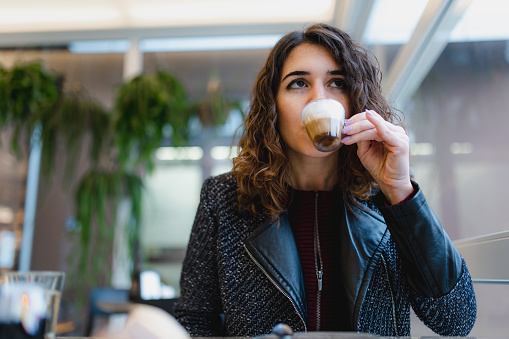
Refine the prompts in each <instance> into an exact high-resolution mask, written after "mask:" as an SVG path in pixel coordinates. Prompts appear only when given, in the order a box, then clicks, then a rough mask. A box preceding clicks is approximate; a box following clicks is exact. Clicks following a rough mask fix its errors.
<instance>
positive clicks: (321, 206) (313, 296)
mask: <svg viewBox="0 0 509 339" xmlns="http://www.w3.org/2000/svg"><path fill="white" fill-rule="evenodd" d="M290 194H291V196H292V200H291V203H290V206H289V209H288V216H289V219H290V224H291V226H292V230H293V234H294V237H295V241H296V243H297V248H298V250H299V255H300V260H301V265H302V271H303V274H304V285H305V288H306V301H307V307H308V319H307V326H308V331H316V330H317V298H318V292H317V291H318V280H317V275H316V266H315V260H316V259H315V255H316V254H317V253H315V252H316V251H315V245H314V239H315V237H314V228H315V199H316V196H317V195H318V199H317V200H316V201H317V208H316V211H317V214H318V230H319V240H320V250H321V255H322V262H323V288H322V292H321V301H320V305H321V306H320V329H319V330H320V331H350V330H351V328H350V325H349V318H348V316H347V314H346V307H345V303H344V291H343V289H342V287H341V286H342V284H341V281H340V280H341V277H340V271H339V267H340V264H341V263H340V260H341V258H340V248H339V244H340V242H339V230H338V227H339V225H340V222H339V221H340V218H343V214H344V212H343V209H342V208H340V206H343V204H342V203H340V199H341V198H340V196H339V192H337V191H318V192H315V191H298V190H293V191H291V192H290Z"/></svg>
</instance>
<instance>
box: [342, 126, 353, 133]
mask: <svg viewBox="0 0 509 339" xmlns="http://www.w3.org/2000/svg"><path fill="white" fill-rule="evenodd" d="M351 130H352V126H346V125H345V127H344V128H343V133H344V134H346V133H348V132H350V131H351Z"/></svg>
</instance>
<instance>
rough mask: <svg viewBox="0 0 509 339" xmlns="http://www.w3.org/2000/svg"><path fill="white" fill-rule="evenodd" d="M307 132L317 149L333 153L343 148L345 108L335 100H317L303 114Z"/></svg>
mask: <svg viewBox="0 0 509 339" xmlns="http://www.w3.org/2000/svg"><path fill="white" fill-rule="evenodd" d="M301 118H302V122H303V123H304V127H305V128H306V132H307V134H308V136H309V138H310V139H311V141H312V142H313V145H314V146H315V148H316V149H317V150H319V151H321V152H332V151H334V150H337V149H338V148H340V147H341V145H342V144H341V134H342V132H343V126H344V123H345V108H344V107H343V105H342V104H341V103H340V102H339V101H337V100H334V99H317V100H313V101H311V102H310V103H309V104H307V105H306V107H304V109H303V110H302V114H301Z"/></svg>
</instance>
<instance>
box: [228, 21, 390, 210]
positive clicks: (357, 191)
mask: <svg viewBox="0 0 509 339" xmlns="http://www.w3.org/2000/svg"><path fill="white" fill-rule="evenodd" d="M304 43H308V44H314V45H319V46H322V47H325V48H326V49H327V50H328V51H329V52H330V53H331V55H332V57H333V58H334V59H335V61H336V63H337V64H338V65H340V66H341V67H342V69H343V70H344V71H345V77H346V82H347V87H348V90H347V93H348V97H349V102H350V105H351V107H350V109H351V112H352V113H354V112H362V111H364V110H365V109H373V110H375V111H377V112H378V113H379V114H380V115H381V116H382V117H383V118H384V119H385V120H387V121H390V122H394V121H397V122H398V123H399V122H400V120H399V119H398V117H397V116H396V113H395V111H394V109H393V108H392V107H391V106H390V105H389V104H388V102H387V101H386V100H385V98H384V97H383V96H382V88H381V80H382V75H381V72H380V69H379V66H378V62H377V60H376V58H375V57H374V56H373V54H372V53H371V52H370V51H369V50H368V49H366V48H365V47H363V46H361V45H359V44H358V43H356V42H355V41H353V40H352V39H351V38H350V36H349V35H348V34H347V33H345V32H343V31H341V30H339V29H337V28H335V27H333V26H330V25H327V24H315V25H312V26H310V27H308V28H307V29H305V30H304V31H295V32H291V33H289V34H287V35H285V36H284V37H282V38H281V39H280V40H279V42H278V43H277V44H276V45H275V46H274V48H273V49H272V50H271V52H270V53H269V56H268V57H267V60H266V62H265V65H264V66H263V67H262V68H261V70H260V71H259V73H258V76H257V79H256V82H255V84H254V86H253V90H252V100H251V106H250V109H249V112H248V115H247V116H246V119H245V120H244V122H243V125H242V127H243V128H244V130H243V132H242V136H241V138H240V141H239V147H240V153H239V155H238V156H237V157H236V158H235V159H234V162H233V170H232V172H233V174H234V176H235V178H236V179H237V182H238V185H239V188H238V197H239V198H238V199H239V200H238V202H239V205H240V206H241V207H242V208H246V209H249V210H251V211H252V212H253V213H255V214H258V213H260V212H261V210H263V213H264V214H266V215H267V216H269V217H273V218H276V219H278V218H279V215H280V213H281V212H283V211H285V209H286V207H287V205H288V202H289V199H290V196H289V187H288V182H289V180H288V179H289V178H288V177H287V173H288V171H287V166H290V164H289V161H288V157H287V155H286V147H287V146H286V145H285V143H284V141H283V139H282V138H281V135H280V133H279V128H278V114H277V111H276V95H277V91H278V88H279V83H280V81H281V71H282V69H283V64H284V63H285V61H286V59H287V58H288V56H289V55H290V53H291V51H292V50H293V49H294V48H295V47H297V46H299V45H301V44H304ZM337 171H338V176H337V177H338V178H339V182H338V183H337V185H338V187H339V188H340V189H341V190H342V192H343V196H344V200H345V202H346V204H347V205H348V206H349V207H350V208H351V207H352V206H353V205H356V206H359V201H360V200H367V199H369V198H370V197H371V196H372V194H373V192H374V191H375V189H376V188H377V185H376V182H375V181H374V179H373V178H372V177H371V175H370V174H369V172H368V171H367V170H366V169H365V168H364V166H363V165H362V164H361V162H360V160H359V158H358V156H357V146H356V145H351V146H343V147H341V148H340V149H339V161H338V168H337Z"/></svg>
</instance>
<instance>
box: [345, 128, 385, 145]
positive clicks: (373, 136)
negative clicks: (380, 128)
mask: <svg viewBox="0 0 509 339" xmlns="http://www.w3.org/2000/svg"><path fill="white" fill-rule="evenodd" d="M373 140H374V141H378V142H381V141H383V140H382V139H381V138H380V137H379V136H378V133H377V130H376V128H375V127H372V128H370V129H367V130H364V131H360V132H357V133H355V134H350V135H347V136H346V137H344V138H343V139H341V142H342V143H343V144H345V145H352V144H355V143H357V142H361V141H373Z"/></svg>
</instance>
